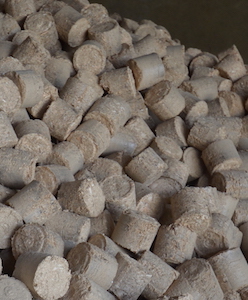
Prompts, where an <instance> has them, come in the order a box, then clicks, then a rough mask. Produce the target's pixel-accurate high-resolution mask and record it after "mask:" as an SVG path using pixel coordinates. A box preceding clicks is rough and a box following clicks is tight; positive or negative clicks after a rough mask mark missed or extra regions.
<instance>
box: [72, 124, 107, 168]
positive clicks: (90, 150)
mask: <svg viewBox="0 0 248 300" xmlns="http://www.w3.org/2000/svg"><path fill="white" fill-rule="evenodd" d="M67 140H68V141H69V142H71V143H73V144H75V145H76V146H77V147H78V148H79V149H80V151H81V152H82V154H83V156H84V159H85V163H86V164H87V163H90V162H93V161H94V160H95V159H96V158H98V157H99V156H100V155H101V154H102V153H103V151H104V150H106V149H107V147H108V145H109V142H110V132H109V129H108V128H107V127H106V126H105V125H104V124H102V123H101V122H98V121H97V120H93V119H90V120H88V121H85V122H83V123H82V124H81V125H79V126H78V127H77V129H76V130H75V131H73V132H72V133H71V134H70V135H69V137H68V139H67Z"/></svg>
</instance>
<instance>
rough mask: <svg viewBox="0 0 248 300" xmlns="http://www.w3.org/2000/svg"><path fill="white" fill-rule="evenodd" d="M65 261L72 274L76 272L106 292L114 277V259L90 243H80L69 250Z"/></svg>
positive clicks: (115, 264)
mask: <svg viewBox="0 0 248 300" xmlns="http://www.w3.org/2000/svg"><path fill="white" fill-rule="evenodd" d="M67 260H68V262H69V266H70V269H71V271H72V272H75V271H77V272H78V273H80V274H83V275H85V276H87V277H88V278H89V279H90V280H93V281H94V282H95V283H97V284H99V285H100V286H101V287H102V288H104V289H106V290H108V289H109V288H110V286H111V284H112V282H113V280H114V278H115V276H116V273H117V268H118V263H117V261H116V259H115V258H114V257H113V256H112V255H109V254H107V253H106V252H105V251H103V250H102V249H100V248H99V247H97V246H95V245H93V244H90V243H86V242H83V243H80V244H78V245H76V246H75V247H74V248H72V249H71V250H70V252H69V253H68V255H67Z"/></svg>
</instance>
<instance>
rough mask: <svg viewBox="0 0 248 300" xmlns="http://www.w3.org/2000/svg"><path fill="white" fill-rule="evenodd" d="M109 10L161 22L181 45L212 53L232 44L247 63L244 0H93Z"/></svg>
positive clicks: (247, 4)
mask: <svg viewBox="0 0 248 300" xmlns="http://www.w3.org/2000/svg"><path fill="white" fill-rule="evenodd" d="M96 2H98V3H101V4H103V5H104V6H105V7H106V8H107V9H108V11H109V12H110V13H113V12H118V13H119V14H120V15H121V16H123V17H127V18H131V19H134V20H136V21H140V20H142V19H149V20H152V21H154V22H155V23H157V24H158V25H163V26H164V27H166V28H167V29H168V30H169V32H170V33H171V35H172V37H173V38H174V39H179V40H180V41H181V43H182V44H183V45H185V46H186V48H188V47H196V48H200V49H201V50H203V51H208V52H211V53H213V54H217V53H218V52H220V51H222V50H225V49H226V48H228V47H230V46H231V45H233V44H235V45H236V46H237V47H238V49H239V51H240V53H241V55H242V57H243V59H244V61H245V63H247V64H248V20H247V15H248V1H247V0H122V1H121V0H96Z"/></svg>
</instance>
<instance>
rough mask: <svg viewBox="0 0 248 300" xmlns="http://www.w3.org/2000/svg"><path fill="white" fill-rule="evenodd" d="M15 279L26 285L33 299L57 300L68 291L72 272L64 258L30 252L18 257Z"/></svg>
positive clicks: (14, 273)
mask: <svg viewBox="0 0 248 300" xmlns="http://www.w3.org/2000/svg"><path fill="white" fill-rule="evenodd" d="M13 277H15V278H16V279H19V280H21V281H22V282H23V283H24V284H26V286H27V287H28V289H29V290H30V291H31V293H32V295H33V297H35V298H41V299H47V300H55V299H58V298H60V297H62V296H64V295H65V293H66V292H67V291H68V289H69V284H70V280H71V271H70V270H69V266H68V262H67V260H66V259H65V258H63V257H60V256H56V255H48V254H46V253H36V252H29V253H27V254H21V255H20V256H19V257H18V259H17V262H16V264H15V270H14V272H13Z"/></svg>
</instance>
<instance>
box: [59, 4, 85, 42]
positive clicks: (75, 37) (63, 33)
mask: <svg viewBox="0 0 248 300" xmlns="http://www.w3.org/2000/svg"><path fill="white" fill-rule="evenodd" d="M54 20H55V24H56V28H57V31H58V35H59V38H60V39H61V40H63V41H64V42H66V43H67V44H68V45H70V46H71V47H77V46H80V45H81V44H82V43H83V42H84V41H85V39H86V33H87V30H88V29H89V28H90V24H89V22H88V20H87V19H86V18H84V17H83V16H82V15H81V14H80V13H79V12H78V11H76V10H75V9H74V8H72V7H71V6H69V5H66V6H64V7H63V8H61V9H60V10H59V11H58V12H57V13H56V14H55V15H54ZM64 20H67V21H66V22H65V21H64Z"/></svg>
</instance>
